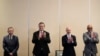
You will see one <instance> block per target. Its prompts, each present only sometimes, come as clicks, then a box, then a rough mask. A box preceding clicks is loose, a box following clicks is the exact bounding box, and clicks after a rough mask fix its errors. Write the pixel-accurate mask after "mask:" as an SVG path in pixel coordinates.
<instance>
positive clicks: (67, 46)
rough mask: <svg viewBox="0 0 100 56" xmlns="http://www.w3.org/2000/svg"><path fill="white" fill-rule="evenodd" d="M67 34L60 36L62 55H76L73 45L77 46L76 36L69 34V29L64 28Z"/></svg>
mask: <svg viewBox="0 0 100 56" xmlns="http://www.w3.org/2000/svg"><path fill="white" fill-rule="evenodd" d="M66 32H67V34H65V35H64V36H63V37H62V46H63V47H64V48H63V55H62V56H76V53H75V50H74V46H77V42H76V37H75V36H74V35H72V34H71V29H70V28H66Z"/></svg>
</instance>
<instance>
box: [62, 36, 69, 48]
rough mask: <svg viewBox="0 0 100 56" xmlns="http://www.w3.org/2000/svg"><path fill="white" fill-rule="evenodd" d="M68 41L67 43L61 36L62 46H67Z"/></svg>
mask: <svg viewBox="0 0 100 56" xmlns="http://www.w3.org/2000/svg"><path fill="white" fill-rule="evenodd" d="M67 45H68V43H67V40H66V39H65V38H64V36H63V37H62V46H63V47H64V46H67Z"/></svg>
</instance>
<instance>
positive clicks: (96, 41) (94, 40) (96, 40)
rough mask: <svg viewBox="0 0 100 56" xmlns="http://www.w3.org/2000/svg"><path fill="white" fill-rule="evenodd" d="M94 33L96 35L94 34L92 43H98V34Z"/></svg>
mask: <svg viewBox="0 0 100 56" xmlns="http://www.w3.org/2000/svg"><path fill="white" fill-rule="evenodd" d="M95 35H96V36H95V38H93V39H92V42H93V43H99V38H98V34H97V33H95Z"/></svg>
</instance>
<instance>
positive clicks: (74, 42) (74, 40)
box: [71, 36, 77, 46]
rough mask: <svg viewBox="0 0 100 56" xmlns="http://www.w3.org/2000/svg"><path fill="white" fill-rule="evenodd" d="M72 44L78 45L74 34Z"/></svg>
mask: <svg viewBox="0 0 100 56" xmlns="http://www.w3.org/2000/svg"><path fill="white" fill-rule="evenodd" d="M71 45H72V46H77V41H76V36H73V42H72V43H71Z"/></svg>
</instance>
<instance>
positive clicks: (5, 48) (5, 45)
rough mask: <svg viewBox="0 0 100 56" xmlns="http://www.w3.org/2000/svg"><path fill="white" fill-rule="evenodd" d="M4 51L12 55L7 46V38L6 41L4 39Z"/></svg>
mask: <svg viewBox="0 0 100 56" xmlns="http://www.w3.org/2000/svg"><path fill="white" fill-rule="evenodd" d="M3 49H4V50H5V51H7V52H8V53H10V51H9V50H8V48H7V44H6V40H5V37H4V39H3Z"/></svg>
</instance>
